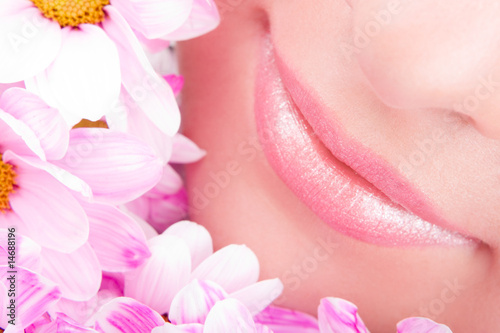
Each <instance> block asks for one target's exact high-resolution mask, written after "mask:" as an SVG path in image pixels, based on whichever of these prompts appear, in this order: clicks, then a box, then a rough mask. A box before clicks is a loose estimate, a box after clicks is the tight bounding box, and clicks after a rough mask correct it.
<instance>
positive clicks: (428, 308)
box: [179, 0, 500, 333]
mask: <svg viewBox="0 0 500 333" xmlns="http://www.w3.org/2000/svg"><path fill="white" fill-rule="evenodd" d="M218 4H219V6H220V9H221V13H222V22H221V25H220V27H219V28H217V29H216V30H215V31H213V32H212V33H210V34H208V35H206V36H203V37H201V38H197V39H195V40H192V41H188V42H183V43H180V45H179V52H180V66H181V72H182V74H183V75H184V76H185V79H186V86H185V88H184V90H183V93H182V112H183V127H184V133H185V134H186V135H187V136H188V137H190V138H191V139H193V140H194V141H195V142H196V143H198V144H199V145H200V147H201V148H203V149H205V150H206V151H207V152H208V154H207V156H206V157H205V158H204V159H203V160H202V161H200V162H198V163H196V164H193V165H190V166H189V167H188V168H187V172H186V177H187V185H188V190H189V194H190V214H191V219H192V220H194V221H196V222H199V223H201V224H203V225H205V226H206V227H207V228H208V229H209V231H210V232H211V234H212V235H213V237H214V244H215V247H216V248H220V247H223V246H225V245H227V244H230V243H241V244H246V245H248V246H249V247H250V248H251V249H252V250H254V251H255V252H256V254H257V256H258V257H259V260H260V263H261V278H262V279H266V278H274V277H279V278H281V279H282V281H283V283H284V285H285V291H284V293H283V296H282V297H281V298H279V299H278V300H277V301H276V304H277V305H280V306H285V307H289V308H293V309H298V310H301V311H305V312H308V313H310V314H313V315H315V314H316V309H317V306H318V304H319V300H320V299H321V298H322V297H326V296H334V297H342V298H345V299H347V300H349V301H351V302H353V303H355V304H356V305H357V306H358V307H359V313H360V315H361V316H362V318H363V320H364V321H365V323H366V324H367V326H368V327H369V329H370V331H371V332H372V333H384V332H394V331H395V325H396V323H397V322H398V321H400V320H401V319H403V318H406V317H410V316H425V317H430V318H432V319H433V320H435V321H438V322H441V323H444V324H446V325H448V326H449V327H450V328H451V329H452V330H453V332H455V333H470V332H485V333H495V332H498V331H499V330H500V307H499V304H500V266H499V252H498V247H499V244H500V204H499V202H500V141H498V140H497V139H499V138H500V49H499V48H500V3H499V2H498V1H492V0H490V1H474V2H472V1H465V0H438V1H436V0H433V1H432V0H419V1H408V0H400V1H398V0H395V1H388V0H358V1H355V0H352V1H348V2H346V1H345V0H318V1H304V0H302V1H301V0H232V1H229V0H221V1H219V3H218ZM266 36H270V38H271V40H272V42H273V45H274V48H275V51H276V52H277V53H278V54H279V55H280V57H281V58H282V59H283V61H285V62H286V63H287V65H288V66H289V67H290V68H292V70H293V71H294V72H295V74H296V76H297V77H298V78H299V80H300V81H301V82H302V84H303V85H304V86H307V87H308V88H309V89H311V90H312V91H314V93H315V94H316V95H318V96H320V97H321V99H322V101H323V102H324V103H325V104H326V105H328V107H329V109H330V110H331V112H330V113H329V114H328V115H327V117H331V119H334V120H336V121H338V122H339V123H340V124H341V125H342V127H343V128H344V129H345V131H346V132H347V133H348V134H349V136H350V137H352V138H353V139H355V140H356V141H358V142H359V143H361V144H362V145H364V146H366V147H368V148H369V149H370V150H371V151H373V152H374V153H375V154H377V155H378V156H380V157H381V158H382V159H383V160H385V161H386V162H387V163H389V164H390V165H391V166H393V167H394V168H395V169H397V170H399V171H400V173H401V175H402V176H403V177H404V178H405V179H407V180H408V181H409V182H411V184H413V186H414V187H415V188H416V189H418V190H419V191H420V192H422V193H423V195H424V196H425V197H426V198H427V199H428V200H429V202H430V203H431V204H432V206H433V207H434V208H435V210H436V211H437V212H438V213H439V214H440V215H441V216H442V217H443V218H445V219H446V220H447V221H448V222H449V223H451V224H452V225H454V226H455V227H457V228H459V229H460V230H464V232H465V233H466V234H467V235H469V236H471V237H474V238H475V239H477V240H478V243H477V245H476V246H468V247H466V246H462V247H418V248H417V247H409V248H401V247H392V248H391V247H382V246H376V245H372V244H368V243H363V242H360V241H357V240H354V239H352V238H349V237H347V236H344V235H342V234H340V233H338V232H336V231H335V230H333V229H332V228H330V227H328V226H327V225H326V224H325V223H323V221H321V219H319V218H318V217H317V216H316V215H315V214H314V213H313V212H312V211H310V210H309V208H307V207H306V206H305V205H304V204H303V203H302V202H301V201H300V200H299V199H298V198H297V197H296V196H295V195H294V194H293V193H292V192H291V190H290V189H289V188H288V187H287V186H286V185H285V184H284V183H283V182H282V180H281V179H280V178H279V177H278V176H277V175H276V173H275V171H274V170H273V169H272V168H271V167H270V165H269V163H268V161H267V159H266V156H265V155H264V153H263V151H262V148H261V145H260V143H259V140H258V135H257V129H256V124H255V113H254V102H255V91H254V89H255V77H256V73H257V66H259V61H258V60H259V54H260V53H259V52H260V48H261V46H262V41H263V38H265V37H266Z"/></svg>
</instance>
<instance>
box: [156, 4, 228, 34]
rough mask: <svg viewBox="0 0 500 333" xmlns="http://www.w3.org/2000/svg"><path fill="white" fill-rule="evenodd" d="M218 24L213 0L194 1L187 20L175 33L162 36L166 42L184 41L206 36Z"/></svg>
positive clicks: (218, 17)
mask: <svg viewBox="0 0 500 333" xmlns="http://www.w3.org/2000/svg"><path fill="white" fill-rule="evenodd" d="M219 23H220V16H219V12H218V10H217V6H216V5H215V2H214V1H213V0H194V1H193V9H192V10H191V13H190V14H189V17H188V19H187V20H186V22H184V24H183V25H182V26H180V27H179V28H178V29H176V30H175V31H172V32H171V33H169V34H167V35H165V36H162V38H163V39H167V40H186V39H191V38H195V37H198V36H201V35H204V34H206V33H207V32H209V31H212V30H213V29H215V28H216V27H217V26H218V25H219Z"/></svg>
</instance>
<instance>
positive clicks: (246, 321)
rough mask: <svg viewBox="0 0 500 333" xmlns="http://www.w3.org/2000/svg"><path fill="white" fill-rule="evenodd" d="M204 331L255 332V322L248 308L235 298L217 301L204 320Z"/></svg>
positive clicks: (207, 332)
mask: <svg viewBox="0 0 500 333" xmlns="http://www.w3.org/2000/svg"><path fill="white" fill-rule="evenodd" d="M203 332H204V333H220V332H238V333H240V332H241V333H255V332H256V328H255V323H254V321H253V319H252V315H251V314H250V312H249V311H248V309H247V308H246V307H245V306H244V305H243V304H242V303H241V302H239V301H237V300H235V299H231V298H228V299H225V300H222V301H219V302H217V303H216V304H215V306H214V307H213V308H212V311H210V313H209V314H208V316H207V319H206V320H205V329H204V330H203Z"/></svg>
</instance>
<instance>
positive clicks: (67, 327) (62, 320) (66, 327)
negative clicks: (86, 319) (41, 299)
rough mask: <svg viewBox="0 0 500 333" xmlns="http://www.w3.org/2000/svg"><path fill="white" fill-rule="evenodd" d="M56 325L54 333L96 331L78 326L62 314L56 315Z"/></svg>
mask: <svg viewBox="0 0 500 333" xmlns="http://www.w3.org/2000/svg"><path fill="white" fill-rule="evenodd" d="M55 324H56V332H61V333H63V332H67V333H85V332H95V333H97V331H96V330H94V329H92V328H88V327H85V326H83V325H80V324H78V323H77V322H75V321H74V320H72V319H71V318H70V317H68V316H66V315H65V314H64V313H58V316H57V318H56V320H55Z"/></svg>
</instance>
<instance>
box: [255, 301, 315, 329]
mask: <svg viewBox="0 0 500 333" xmlns="http://www.w3.org/2000/svg"><path fill="white" fill-rule="evenodd" d="M255 322H256V323H261V324H264V325H266V326H268V327H269V328H270V329H272V330H273V332H275V333H318V331H319V327H318V320H317V319H316V318H314V317H313V316H310V315H308V314H305V313H302V312H299V311H293V310H289V309H284V308H278V307H275V306H269V307H268V308H266V309H264V310H263V311H262V312H260V313H259V314H258V315H256V316H255Z"/></svg>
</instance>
